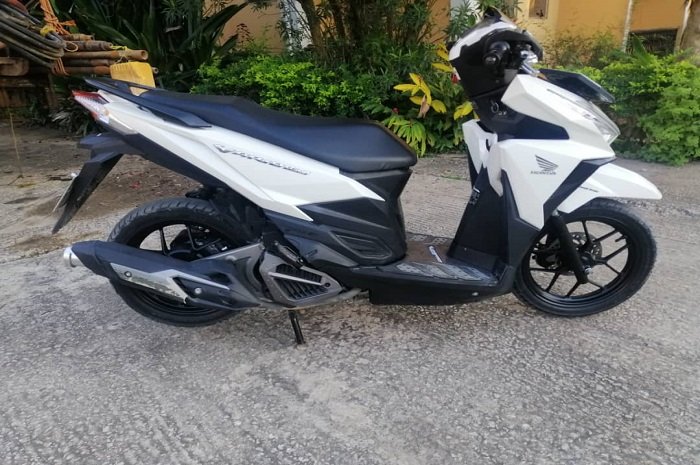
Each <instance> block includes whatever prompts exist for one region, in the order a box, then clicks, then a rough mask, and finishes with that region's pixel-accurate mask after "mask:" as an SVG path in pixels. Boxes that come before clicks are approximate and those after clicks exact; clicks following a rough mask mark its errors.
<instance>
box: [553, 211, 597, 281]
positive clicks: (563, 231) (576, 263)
mask: <svg viewBox="0 0 700 465" xmlns="http://www.w3.org/2000/svg"><path fill="white" fill-rule="evenodd" d="M550 222H551V225H552V228H553V229H554V233H555V234H556V235H557V237H558V238H559V244H560V246H561V252H562V256H563V258H564V260H565V261H566V263H567V264H568V265H569V268H570V269H571V271H573V272H574V275H575V276H576V280H577V281H578V284H586V283H587V282H588V272H590V268H586V267H585V266H584V265H583V262H582V261H581V256H580V255H579V253H578V248H577V247H576V244H574V240H573V238H572V237H571V233H570V232H569V229H568V228H567V227H566V221H564V218H562V217H561V215H559V212H557V211H555V212H554V213H552V216H551V218H550Z"/></svg>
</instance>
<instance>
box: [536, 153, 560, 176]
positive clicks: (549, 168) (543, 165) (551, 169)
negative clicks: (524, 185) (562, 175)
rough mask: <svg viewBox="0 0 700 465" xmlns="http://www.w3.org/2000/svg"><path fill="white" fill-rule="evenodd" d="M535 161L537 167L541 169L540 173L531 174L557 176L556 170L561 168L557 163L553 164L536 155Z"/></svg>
mask: <svg viewBox="0 0 700 465" xmlns="http://www.w3.org/2000/svg"><path fill="white" fill-rule="evenodd" d="M535 160H536V161H537V165H538V166H539V167H540V169H539V171H537V170H533V171H530V174H557V171H556V169H557V168H559V165H557V164H556V163H552V162H551V161H549V160H545V159H544V158H542V157H540V156H539V155H535Z"/></svg>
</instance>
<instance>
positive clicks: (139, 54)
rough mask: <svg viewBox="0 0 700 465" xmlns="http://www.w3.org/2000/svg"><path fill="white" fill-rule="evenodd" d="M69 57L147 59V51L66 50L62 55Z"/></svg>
mask: <svg viewBox="0 0 700 465" xmlns="http://www.w3.org/2000/svg"><path fill="white" fill-rule="evenodd" d="M71 58H80V59H91V58H107V59H110V60H119V59H127V60H135V61H148V52H147V51H145V50H112V51H102V52H66V54H65V55H64V56H63V59H64V60H70V59H71Z"/></svg>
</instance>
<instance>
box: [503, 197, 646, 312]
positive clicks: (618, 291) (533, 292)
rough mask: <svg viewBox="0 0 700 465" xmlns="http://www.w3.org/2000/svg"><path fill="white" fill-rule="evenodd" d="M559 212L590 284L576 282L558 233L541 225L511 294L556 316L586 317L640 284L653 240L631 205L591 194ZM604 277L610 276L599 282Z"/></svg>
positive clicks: (616, 302)
mask: <svg viewBox="0 0 700 465" xmlns="http://www.w3.org/2000/svg"><path fill="white" fill-rule="evenodd" d="M562 217H563V219H564V221H565V223H566V224H567V229H568V230H569V232H570V234H571V236H572V239H573V240H574V243H575V244H576V246H577V249H578V251H579V256H580V257H581V261H582V262H583V264H584V266H585V267H586V268H587V269H588V270H587V271H588V272H589V273H590V274H588V276H589V280H590V283H587V284H583V285H579V284H577V280H576V277H575V276H574V275H573V272H572V271H571V269H570V267H568V266H567V264H566V260H565V258H564V257H563V254H562V253H561V250H560V247H559V240H558V238H557V237H556V236H555V234H554V233H553V231H552V229H551V228H550V227H548V226H545V228H544V229H543V230H542V232H541V233H540V235H539V236H538V237H537V239H536V240H535V242H534V244H533V245H532V247H531V248H530V250H529V251H528V253H527V255H526V256H525V258H524V259H523V261H522V264H521V266H520V267H519V268H518V270H517V273H516V277H515V289H514V293H515V295H516V296H517V297H518V298H519V299H520V300H521V301H522V302H524V303H525V304H527V305H530V306H532V307H534V308H536V309H538V310H541V311H543V312H547V313H551V314H555V315H561V316H585V315H592V314H594V313H599V312H602V311H605V310H608V309H610V308H613V307H615V306H617V305H619V304H621V303H622V302H624V301H625V300H627V299H629V298H630V297H632V296H633V295H634V294H635V293H636V292H637V291H638V290H639V289H640V288H641V287H642V286H643V285H644V283H645V282H646V280H647V279H648V277H649V275H650V273H651V270H652V268H653V266H654V261H655V259H656V242H655V241H654V237H653V236H652V234H651V231H650V230H649V227H648V226H647V225H646V223H644V221H643V220H642V219H641V218H639V216H637V214H636V213H634V211H632V209H631V208H629V207H628V206H627V205H624V204H622V203H620V202H617V201H615V200H611V199H595V200H593V201H591V202H589V203H588V204H586V205H584V206H583V207H581V208H579V209H577V210H575V211H573V212H571V213H569V214H566V215H562ZM623 241H624V242H623ZM606 276H607V277H609V278H610V279H609V280H606V281H604V279H605V277H606Z"/></svg>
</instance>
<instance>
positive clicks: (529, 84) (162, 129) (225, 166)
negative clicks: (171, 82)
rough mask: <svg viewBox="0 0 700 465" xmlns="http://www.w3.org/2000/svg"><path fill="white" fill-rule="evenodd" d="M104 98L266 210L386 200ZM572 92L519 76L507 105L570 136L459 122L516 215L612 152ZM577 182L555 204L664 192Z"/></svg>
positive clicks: (309, 166)
mask: <svg viewBox="0 0 700 465" xmlns="http://www.w3.org/2000/svg"><path fill="white" fill-rule="evenodd" d="M105 97H106V98H108V99H109V100H110V103H107V104H106V105H105V106H106V108H107V109H108V111H109V118H112V119H113V123H114V126H115V129H119V128H121V129H122V130H123V129H125V128H132V129H134V130H136V131H138V133H139V134H141V135H143V136H144V137H146V138H147V139H149V140H151V141H153V142H155V143H156V144H158V145H160V146H161V147H163V148H164V149H166V150H168V151H169V152H171V153H173V154H175V155H176V156H178V157H180V158H182V159H183V160H185V161H187V162H189V163H191V164H192V165H194V166H196V167H198V168H199V169H201V170H203V171H205V172H207V173H209V174H211V175H212V176H214V177H216V178H217V179H220V180H221V181H222V182H224V183H225V184H226V185H228V186H229V187H231V188H232V189H234V190H235V191H236V192H238V193H240V194H241V195H243V196H244V197H246V198H248V199H249V200H250V201H252V202H253V203H255V204H257V205H259V206H260V207H262V208H264V209H267V210H271V211H274V212H277V213H281V214H285V215H289V216H292V217H295V218H299V219H304V220H307V221H310V220H311V219H310V218H309V217H308V216H307V215H306V214H305V213H304V212H303V211H302V210H300V209H299V208H298V207H299V206H301V205H305V204H315V203H322V202H332V201H340V200H350V199H357V198H371V199H375V200H379V201H383V199H382V198H381V197H380V196H379V195H378V194H376V193H375V192H373V191H371V190H370V189H368V188H367V187H365V186H363V185H362V184H360V183H359V182H357V181H355V180H354V179H351V178H350V177H347V176H344V175H343V174H341V173H340V171H339V169H338V168H337V167H334V166H330V165H327V164H325V163H322V162H319V161H316V160H313V159H310V158H308V157H305V156H302V155H300V154H298V153H294V152H291V151H289V150H286V149H284V148H281V147H279V146H275V145H272V144H269V143H267V142H264V141H261V140H258V139H255V138H252V137H249V136H246V135H244V134H240V133H237V132H234V131H230V130H227V129H223V128H220V127H207V128H191V127H187V126H182V125H178V124H174V123H171V122H169V121H167V120H164V119H162V118H160V117H158V116H156V115H154V114H152V113H150V112H149V111H146V110H143V109H140V108H139V107H138V106H137V105H135V104H133V103H131V102H128V101H126V100H123V99H120V98H116V97H114V96H110V95H105ZM577 99H578V102H579V103H580V100H581V99H580V98H579V97H577V96H576V95H574V94H571V93H570V92H568V91H566V90H564V89H561V88H559V87H557V86H554V85H552V84H550V83H549V82H546V81H544V80H541V79H538V78H536V77H533V76H530V75H518V76H517V77H516V78H515V79H514V80H513V82H512V83H511V85H510V86H509V87H508V89H507V90H506V92H505V94H504V96H503V99H502V101H503V103H504V104H505V105H507V106H508V107H510V108H512V109H514V110H515V111H517V112H519V113H522V114H525V115H528V116H531V117H533V118H537V119H539V120H542V121H545V122H548V123H551V124H553V125H556V126H559V127H562V128H564V129H565V130H566V133H567V134H568V136H569V138H568V139H507V140H501V141H499V137H498V135H497V134H494V133H490V132H487V131H485V130H483V129H482V128H481V126H479V124H478V122H477V121H474V120H473V121H468V122H466V123H465V124H464V125H463V127H462V129H463V131H464V138H465V142H466V144H467V146H468V147H469V152H470V155H471V157H472V160H473V162H474V165H475V167H476V169H477V171H481V170H482V169H486V170H487V173H488V177H489V182H490V184H491V186H492V187H493V189H494V190H495V191H496V193H497V194H498V195H503V193H504V188H503V181H502V178H503V173H505V174H506V175H507V177H508V181H509V184H510V187H511V189H512V192H513V196H514V198H515V203H516V206H517V209H518V215H519V216H520V218H521V219H522V220H524V221H525V222H527V223H529V224H530V225H532V226H534V227H536V228H538V229H540V228H542V227H543V226H544V224H545V222H546V220H547V218H545V212H544V205H545V203H546V202H547V201H548V200H549V199H550V198H551V197H552V196H553V195H554V194H555V192H556V191H557V190H558V189H559V188H560V187H561V186H562V185H563V184H564V182H565V181H566V179H567V177H569V175H571V174H572V172H574V170H575V169H576V168H577V166H579V165H580V163H581V162H585V161H586V160H606V159H611V158H613V157H614V155H615V154H614V152H613V150H612V149H611V148H610V145H609V144H608V142H607V139H606V136H605V135H604V132H603V131H604V128H603V129H601V120H600V119H599V117H600V118H603V119H607V117H605V116H604V115H602V116H601V115H600V110H599V109H597V107H596V108H592V107H591V105H590V104H589V103H588V102H583V104H579V105H577ZM487 111H488V110H487ZM591 111H592V112H591ZM596 114H598V116H596ZM608 123H609V124H612V122H609V121H608ZM612 125H613V126H614V124H612ZM615 130H616V128H615ZM581 182H582V183H583V184H582V185H581V186H580V187H579V188H578V189H576V190H575V191H574V192H573V193H572V194H571V195H570V196H569V197H568V198H567V199H566V200H564V202H562V203H561V205H560V206H559V209H560V210H562V211H564V212H570V211H573V210H575V209H576V208H578V207H580V206H582V205H583V204H585V203H586V202H588V201H590V200H591V199H593V198H595V197H628V198H650V199H656V198H660V197H661V194H660V193H659V191H658V189H656V188H655V187H654V186H653V185H652V184H651V183H650V182H649V181H647V180H645V179H644V178H642V177H641V176H639V175H637V174H635V173H632V172H630V171H627V170H624V169H622V168H619V167H616V166H614V165H604V166H602V167H601V168H599V169H598V170H597V172H596V173H595V174H594V175H593V176H592V177H590V178H589V179H588V180H586V181H585V182H584V181H583V180H581ZM547 214H548V213H547Z"/></svg>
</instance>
